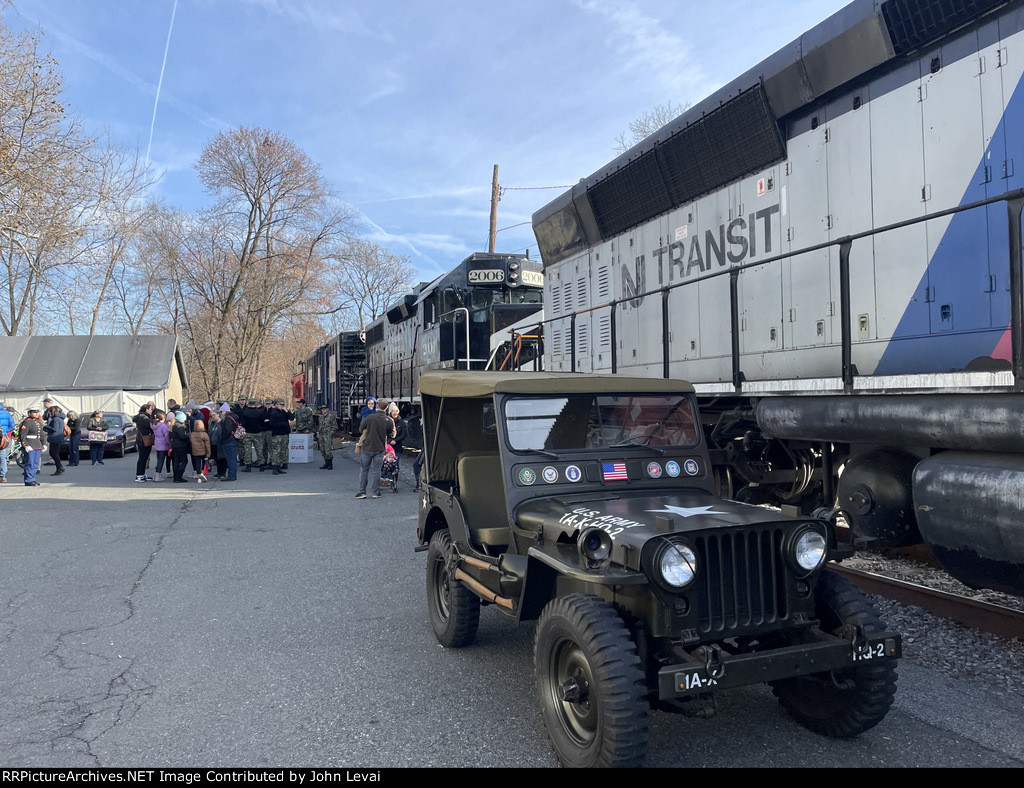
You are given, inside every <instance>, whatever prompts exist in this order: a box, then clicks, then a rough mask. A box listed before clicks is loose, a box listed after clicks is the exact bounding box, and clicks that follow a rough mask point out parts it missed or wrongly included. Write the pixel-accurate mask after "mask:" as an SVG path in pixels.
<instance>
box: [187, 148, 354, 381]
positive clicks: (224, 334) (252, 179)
mask: <svg viewBox="0 0 1024 788" xmlns="http://www.w3.org/2000/svg"><path fill="white" fill-rule="evenodd" d="M196 170H197V171H198V173H199V177H200V179H201V180H202V182H203V184H204V185H205V186H206V188H207V190H208V191H209V192H210V193H211V194H212V195H213V196H214V197H215V198H216V199H217V202H216V204H215V205H214V207H213V208H211V209H210V210H209V211H207V212H205V213H203V214H201V215H198V216H195V217H192V218H191V219H189V220H187V221H184V222H178V225H177V230H176V231H175V232H174V237H173V239H170V238H169V240H170V241H171V243H172V245H173V247H174V249H173V251H171V250H168V256H169V257H172V258H173V259H175V261H176V263H177V266H176V270H175V275H176V281H177V285H178V288H179V292H178V294H177V296H176V307H177V313H178V314H179V315H180V318H181V323H180V324H179V325H178V326H177V327H176V328H177V329H178V330H179V331H182V332H184V334H185V336H186V338H187V340H188V342H189V344H190V346H191V348H192V349H193V352H194V353H195V355H196V358H195V361H196V365H197V372H198V377H197V380H198V381H201V382H202V385H204V386H205V387H206V388H205V390H206V391H207V392H208V393H212V394H215V393H218V392H221V391H223V390H226V389H228V388H231V389H235V388H239V387H249V388H252V387H254V386H255V385H256V383H257V381H259V380H260V378H261V359H262V356H263V352H264V350H265V349H266V348H267V346H268V343H269V342H270V341H271V340H272V338H274V337H275V336H276V335H277V334H278V332H279V331H280V330H281V329H282V327H283V326H284V325H286V323H287V321H288V320H289V319H290V318H291V317H293V316H295V315H298V314H304V313H308V312H311V311H315V307H314V305H313V303H312V299H314V298H315V297H316V294H317V292H318V289H319V285H320V281H321V278H322V276H323V274H324V272H325V270H326V269H327V267H328V266H329V263H328V255H329V254H330V253H331V250H332V249H335V248H337V247H338V246H339V245H342V244H344V242H345V241H346V240H347V238H348V236H349V233H350V230H351V227H352V223H353V216H354V215H353V213H352V212H351V210H350V209H348V208H347V207H346V206H344V205H343V204H342V203H341V202H340V201H339V200H338V199H337V198H336V197H335V196H334V195H333V194H332V192H331V190H330V189H329V187H328V186H327V184H326V182H325V181H324V179H323V177H322V175H321V173H320V168H319V166H318V165H316V164H315V163H314V162H313V161H312V160H311V159H310V158H309V157H308V156H307V155H306V154H305V153H304V152H302V151H301V150H300V149H299V148H298V146H296V145H295V143H293V142H292V141H291V140H289V139H287V138H286V137H284V136H283V135H281V134H279V133H278V132H275V131H270V130H266V129H258V128H237V129H232V130H230V131H226V132H222V133H221V134H219V135H218V136H217V137H216V138H215V139H214V140H213V141H211V142H210V144H209V145H207V146H206V148H205V149H204V150H203V153H202V155H201V156H200V159H199V161H198V163H197V164H196Z"/></svg>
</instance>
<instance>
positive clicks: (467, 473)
mask: <svg viewBox="0 0 1024 788" xmlns="http://www.w3.org/2000/svg"><path fill="white" fill-rule="evenodd" d="M458 480H459V501H460V503H461V504H462V510H463V512H465V514H466V525H467V526H468V528H469V535H470V538H471V539H472V540H473V542H475V543H477V544H482V545H488V546H490V547H499V546H500V547H504V546H505V545H507V544H508V543H509V541H510V540H511V538H512V531H511V529H510V528H509V526H508V515H507V513H506V511H505V480H504V478H503V477H502V472H501V456H500V455H498V454H491V453H484V452H464V453H462V454H460V455H459V462H458Z"/></svg>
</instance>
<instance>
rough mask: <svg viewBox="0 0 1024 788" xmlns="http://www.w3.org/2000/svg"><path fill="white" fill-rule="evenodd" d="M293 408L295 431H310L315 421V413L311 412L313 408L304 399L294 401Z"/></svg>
mask: <svg viewBox="0 0 1024 788" xmlns="http://www.w3.org/2000/svg"><path fill="white" fill-rule="evenodd" d="M296 405H297V407H296V408H295V414H294V418H295V431H296V432H306V433H309V432H312V431H313V423H314V422H315V421H316V414H314V413H313V409H312V408H311V407H309V405H307V404H306V400H304V399H300V400H299V401H298V402H297V403H296Z"/></svg>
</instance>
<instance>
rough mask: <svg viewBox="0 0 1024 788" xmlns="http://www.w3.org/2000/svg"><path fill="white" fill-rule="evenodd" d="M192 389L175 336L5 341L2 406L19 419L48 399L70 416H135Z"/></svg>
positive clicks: (0, 365)
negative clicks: (102, 413) (148, 406)
mask: <svg viewBox="0 0 1024 788" xmlns="http://www.w3.org/2000/svg"><path fill="white" fill-rule="evenodd" d="M187 385H188V380H187V378H186V376H185V368H184V365H183V364H182V360H181V353H180V352H179V351H178V341H177V338H175V337H173V336H167V335H163V336H138V337H133V336H63V337H0V402H2V403H3V405H4V406H13V407H14V409H15V410H16V411H18V413H24V412H25V411H26V409H27V408H28V407H29V406H31V405H39V406H42V402H43V399H44V398H45V397H47V396H48V397H49V398H50V399H52V400H53V401H54V404H56V405H59V406H60V407H61V408H62V409H63V410H64V412H65V413H66V412H67V411H70V410H75V411H78V412H79V413H82V414H89V413H92V412H93V411H94V410H103V411H105V412H107V413H127V414H128V415H134V414H136V413H138V411H139V408H140V407H141V406H142V405H144V404H145V403H146V402H148V401H150V400H152V401H153V402H155V403H156V404H157V407H160V408H163V407H165V406H166V403H167V399H169V398H170V399H175V400H176V401H178V402H181V400H182V389H183V388H184V387H186V386H187Z"/></svg>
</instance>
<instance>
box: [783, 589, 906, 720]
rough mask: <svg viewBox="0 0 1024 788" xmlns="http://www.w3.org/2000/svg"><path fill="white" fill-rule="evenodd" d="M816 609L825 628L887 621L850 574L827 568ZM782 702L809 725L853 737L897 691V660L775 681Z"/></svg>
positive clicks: (879, 715)
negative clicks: (838, 574)
mask: <svg viewBox="0 0 1024 788" xmlns="http://www.w3.org/2000/svg"><path fill="white" fill-rule="evenodd" d="M816 613H817V616H818V618H819V619H820V620H821V626H822V629H824V630H825V631H827V632H836V631H837V630H838V629H839V628H840V627H842V626H845V625H853V624H856V625H859V626H861V627H862V628H863V629H864V631H865V633H867V634H871V633H877V632H884V631H885V627H884V626H883V624H882V622H881V621H880V620H879V618H878V614H877V613H876V612H875V610H874V608H872V607H871V605H870V604H869V603H868V600H867V598H866V597H865V596H864V594H863V593H862V592H861V591H860V589H858V588H857V587H856V586H854V585H853V584H852V583H850V582H849V581H848V580H846V579H845V578H842V577H839V576H837V575H834V574H832V573H831V572H824V573H822V575H821V578H820V579H819V580H818V587H817V601H816ZM772 691H773V692H774V693H775V697H776V698H778V699H779V703H780V704H782V707H783V708H784V709H785V710H786V711H787V712H788V713H789V714H790V716H792V717H793V718H794V719H795V720H796V721H797V722H799V723H800V724H801V725H803V726H804V727H805V728H807V729H808V730H812V731H814V732H815V733H820V734H821V735H823V736H830V737H832V738H836V739H849V738H853V737H854V736H857V735H859V734H861V733H863V732H864V731H866V730H868V729H870V728H873V727H874V726H875V725H877V724H878V723H880V722H881V721H882V719H883V718H884V717H885V715H886V714H887V713H888V711H889V707H890V706H891V705H892V700H893V696H894V695H895V694H896V662H895V660H885V661H882V662H876V661H872V662H867V663H863V664H861V665H858V666H857V667H854V668H847V669H846V670H842V671H834V672H832V673H818V674H815V675H812V676H801V677H798V678H793V679H785V680H784V681H777V682H773V684H772Z"/></svg>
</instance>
